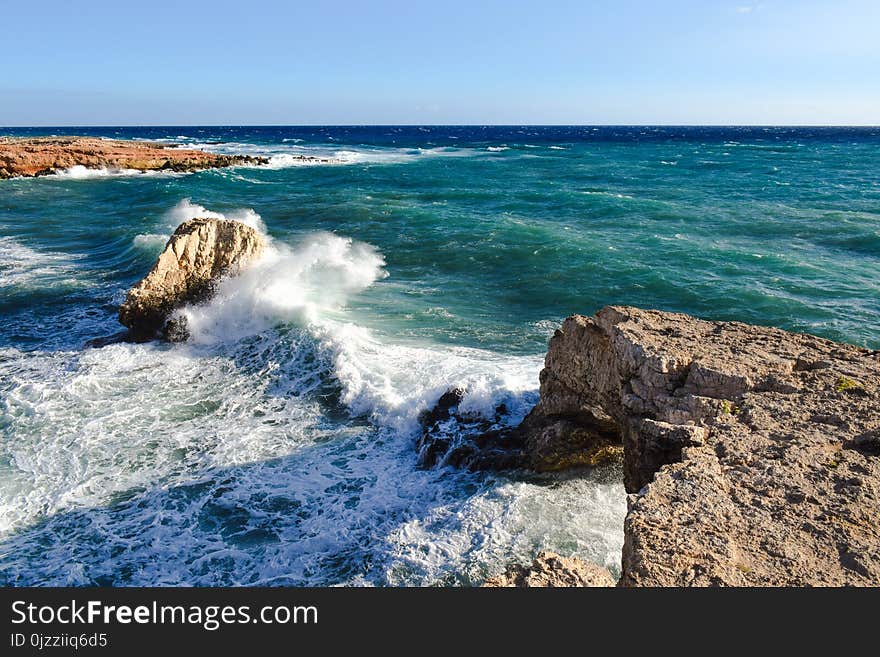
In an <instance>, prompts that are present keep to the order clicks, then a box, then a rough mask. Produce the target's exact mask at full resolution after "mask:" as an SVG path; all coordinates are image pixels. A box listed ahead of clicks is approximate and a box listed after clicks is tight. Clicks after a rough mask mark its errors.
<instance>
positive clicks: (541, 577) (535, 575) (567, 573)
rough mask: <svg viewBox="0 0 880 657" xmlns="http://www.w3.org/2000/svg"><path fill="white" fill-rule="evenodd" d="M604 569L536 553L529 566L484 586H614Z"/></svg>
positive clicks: (571, 558)
mask: <svg viewBox="0 0 880 657" xmlns="http://www.w3.org/2000/svg"><path fill="white" fill-rule="evenodd" d="M615 584H616V582H615V581H614V577H613V576H612V575H611V573H610V572H608V570H606V569H605V568H601V567H599V566H597V565H596V564H593V563H589V562H587V561H583V560H582V559H577V558H575V557H561V556H559V555H558V554H556V553H555V552H548V551H544V552H541V553H540V554H538V556H537V557H536V558H535V560H534V561H533V562H532V564H531V565H530V566H520V565H516V566H512V567H510V568H508V570H507V572H505V573H504V574H502V575H499V576H498V577H493V578H492V579H490V580H488V581H487V582H486V583H485V584H483V586H485V587H518V588H531V587H571V586H595V587H601V586H614V585H615Z"/></svg>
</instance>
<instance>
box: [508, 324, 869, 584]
mask: <svg viewBox="0 0 880 657" xmlns="http://www.w3.org/2000/svg"><path fill="white" fill-rule="evenodd" d="M878 402H880V357H878V353H877V352H869V351H866V350H864V349H860V348H858V347H853V346H849V345H842V344H837V343H834V342H831V341H829V340H824V339H822V338H818V337H814V336H810V335H799V334H793V333H788V332H785V331H781V330H779V329H774V328H764V327H757V326H750V325H746V324H741V323H738V322H708V321H703V320H699V319H695V318H693V317H689V316H687V315H681V314H676V313H664V312H658V311H649V310H640V309H637V308H628V307H607V308H604V309H603V310H601V311H600V312H599V313H597V314H596V316H595V317H594V318H587V317H583V316H578V315H575V316H573V317H570V318H568V319H567V320H566V321H565V323H564V324H563V326H562V328H561V329H560V330H559V331H557V333H556V335H555V336H554V337H553V338H552V339H551V341H550V348H549V351H548V353H547V358H546V361H545V368H544V370H543V372H542V373H541V400H540V402H539V404H538V405H537V406H536V408H535V409H534V411H533V412H532V414H531V415H530V416H529V418H527V420H526V423H524V424H531V425H533V426H541V425H542V423H545V424H546V423H550V422H559V421H560V420H567V421H569V422H571V423H572V425H574V426H583V427H605V428H606V429H607V427H609V426H613V427H616V431H617V432H618V433H619V434H620V435H621V436H622V439H623V446H624V483H625V485H626V489H627V491H629V492H630V493H632V495H630V500H629V513H628V515H627V518H626V522H625V545H624V551H623V563H622V567H623V576H622V579H621V583H622V584H623V585H628V586H636V585H642V586H690V585H749V586H751V585H877V584H880V456H878V452H880V449H878V446H880V441H878V439H877V436H878V435H880V433H878V432H880V403H878ZM559 440H560V441H561V445H562V448H563V449H567V448H568V447H567V445H566V439H565V437H564V432H563V435H562V436H561V438H560V439H559ZM551 442H552V441H551ZM549 448H550V447H548V449H549Z"/></svg>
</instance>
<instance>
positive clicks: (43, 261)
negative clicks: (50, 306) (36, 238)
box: [0, 237, 85, 289]
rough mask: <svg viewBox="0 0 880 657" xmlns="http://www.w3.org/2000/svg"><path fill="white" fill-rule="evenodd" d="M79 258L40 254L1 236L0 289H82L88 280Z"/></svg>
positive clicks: (48, 252) (59, 254)
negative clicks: (78, 268) (84, 276)
mask: <svg viewBox="0 0 880 657" xmlns="http://www.w3.org/2000/svg"><path fill="white" fill-rule="evenodd" d="M75 259H76V256H71V255H67V254H63V253H54V252H50V251H37V250H36V249H32V248H30V247H28V246H25V245H24V244H21V243H20V242H18V241H17V240H16V239H14V238H12V237H0V289H11V288H15V287H29V286H32V285H34V284H38V285H40V286H42V287H58V286H64V287H71V286H74V287H75V286H81V285H84V284H85V281H84V280H83V279H82V278H81V277H80V276H79V272H78V270H77V268H76V265H75V263H74V262H73V261H74V260H75Z"/></svg>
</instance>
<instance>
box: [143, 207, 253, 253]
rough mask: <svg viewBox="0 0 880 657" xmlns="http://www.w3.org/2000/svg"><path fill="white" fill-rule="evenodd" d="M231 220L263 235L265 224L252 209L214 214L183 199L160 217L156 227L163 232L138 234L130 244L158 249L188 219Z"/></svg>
mask: <svg viewBox="0 0 880 657" xmlns="http://www.w3.org/2000/svg"><path fill="white" fill-rule="evenodd" d="M200 218H201V219H231V220H233V221H240V222H241V223H243V224H246V225H248V226H250V227H251V228H253V229H255V230H257V231H259V232H261V233H263V234H265V233H266V224H265V223H264V222H263V219H262V218H261V217H260V215H259V214H257V213H256V212H255V211H254V210H253V209H252V208H239V209H237V210H232V211H230V212H226V213H223V212H215V211H213V210H209V209H208V208H206V207H205V206H203V205H199V204H198V203H193V202H192V199H189V198H185V199H182V200H181V201H179V202H178V203H177V204H175V205H174V207H172V208H171V209H170V210H168V212H166V213H165V215H164V216H163V217H162V219H161V221H160V223H159V225H158V226H157V227H156V228H157V229H158V230H162V231H163V232H161V233H159V232H151V233H139V234H137V235H135V236H134V238H133V239H132V243H133V244H134V245H135V246H136V247H139V248H145V249H149V250H155V249H158V247H160V246H162V245H164V244H165V242H167V241H168V238H169V237H170V236H171V234H172V233H173V232H174V230H175V229H176V228H177V227H178V226H179V225H180V224H182V223H183V222H184V221H189V220H190V219H200Z"/></svg>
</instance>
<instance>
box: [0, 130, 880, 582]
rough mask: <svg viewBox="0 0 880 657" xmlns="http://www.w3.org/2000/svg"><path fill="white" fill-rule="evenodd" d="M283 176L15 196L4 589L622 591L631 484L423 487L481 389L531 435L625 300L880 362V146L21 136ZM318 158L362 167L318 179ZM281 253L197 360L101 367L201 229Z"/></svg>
mask: <svg viewBox="0 0 880 657" xmlns="http://www.w3.org/2000/svg"><path fill="white" fill-rule="evenodd" d="M0 134H16V135H30V134H94V135H99V136H107V137H114V138H141V139H156V140H170V141H174V142H176V143H180V144H195V145H198V146H200V147H204V148H208V149H212V150H217V151H221V152H232V153H238V152H244V153H252V154H263V155H267V156H269V157H270V158H271V164H270V166H269V167H264V168H246V167H241V168H235V169H228V170H215V171H205V172H200V173H196V174H190V175H176V174H154V175H126V174H124V173H123V174H120V173H116V172H98V173H94V172H92V173H89V172H81V171H73V172H71V173H68V174H62V175H60V176H52V177H46V178H40V179H18V180H9V181H0V318H2V321H0V431H2V452H0V532H2V534H0V537H2V538H0V541H2V543H0V553H4V554H6V555H7V556H5V557H4V559H3V560H2V562H0V581H3V582H6V583H18V584H23V583H34V584H60V583H73V584H88V583H112V584H149V583H155V584H175V583H194V584H254V583H268V584H378V585H383V584H432V583H445V584H453V583H465V584H466V583H471V582H478V581H480V580H481V579H482V578H483V577H485V576H486V574H488V573H494V572H497V571H499V570H500V569H502V568H503V567H504V565H505V564H506V563H507V562H509V561H511V560H524V559H527V558H529V557H530V556H531V555H532V554H533V553H534V551H536V550H537V549H539V548H544V547H549V548H553V549H556V550H558V551H561V552H564V553H566V554H578V555H581V556H584V557H586V558H589V559H592V560H594V561H597V562H599V563H604V564H607V565H609V566H610V567H612V568H619V563H618V561H619V550H620V542H621V540H622V527H621V522H622V517H623V513H624V511H625V508H624V507H625V504H624V498H623V492H622V487H621V486H620V484H619V481H618V477H617V476H616V473H615V472H613V471H608V472H604V471H603V472H594V473H582V474H579V475H578V476H571V477H563V478H528V477H525V478H524V477H506V476H498V475H472V474H467V473H461V472H456V471H453V470H448V469H440V470H428V471H426V470H419V469H418V468H417V467H416V459H415V454H414V450H413V444H412V443H413V439H414V431H415V428H414V418H415V417H416V415H417V414H418V412H419V411H420V410H422V409H424V408H425V407H427V406H430V404H431V403H432V402H433V401H434V400H436V398H437V397H439V395H440V394H442V392H443V391H444V390H445V389H446V388H447V387H449V386H451V385H465V386H466V387H467V388H468V390H469V391H470V392H469V395H468V401H467V404H468V405H469V408H470V409H471V411H472V412H473V413H475V414H479V413H488V412H490V411H491V410H492V409H494V406H495V405H496V404H497V403H500V402H501V401H504V402H505V405H506V406H507V407H508V408H509V409H511V415H510V417H509V418H506V421H508V422H515V421H517V419H518V418H519V417H521V415H522V414H523V413H525V412H526V411H527V410H528V408H529V407H530V406H531V404H533V403H534V401H535V399H536V390H537V374H538V371H539V370H540V364H541V359H542V356H543V353H544V351H545V348H546V341H547V339H548V337H549V335H550V334H551V333H552V330H553V329H554V328H555V327H556V326H558V323H559V322H560V321H561V319H562V318H564V317H565V316H566V315H568V314H571V313H573V312H582V313H592V312H594V311H595V310H597V309H598V308H600V307H601V306H603V305H605V304H608V303H625V304H634V305H640V306H645V307H653V308H662V309H666V310H675V311H682V312H688V313H691V314H696V315H700V316H704V317H708V318H713V319H737V320H742V321H747V322H752V323H758V324H766V325H775V326H780V327H783V328H786V329H790V330H795V331H807V332H811V333H816V334H819V335H823V336H826V337H829V338H832V339H835V340H842V341H847V342H852V343H856V344H860V345H864V346H869V347H872V348H878V347H880V330H878V328H877V327H878V319H880V283H878V281H880V176H878V174H877V172H878V171H880V148H878V147H880V129H876V128H669V127H172V128H63V129H62V128H54V129H53V128H39V129H37V128H31V129H28V128H15V129H0ZM299 154H316V155H321V156H324V157H329V158H330V159H331V160H333V163H331V164H324V165H310V166H301V165H298V161H297V160H295V159H294V158H292V157H291V156H295V155H299ZM217 213H219V214H222V215H224V216H227V217H230V218H238V219H241V220H245V221H248V222H250V223H252V224H253V225H257V226H262V227H263V229H265V230H266V232H267V233H268V235H269V236H271V239H272V240H273V248H272V254H271V257H270V258H269V259H268V260H267V261H266V262H264V263H262V264H261V265H260V267H258V268H257V270H255V271H254V272H251V275H249V276H246V277H244V278H243V279H242V280H238V281H230V282H229V284H228V285H227V286H226V288H225V289H224V290H223V292H222V294H221V295H220V297H218V299H217V300H216V301H215V302H214V303H213V304H211V306H209V307H207V308H196V309H192V310H191V311H190V312H191V318H190V319H191V322H192V325H193V326H195V328H196V330H195V332H194V336H193V339H192V340H191V341H190V343H188V344H184V345H176V346H166V345H111V346H107V347H104V348H100V349H95V348H85V347H84V345H85V343H86V341H87V340H89V339H90V338H94V337H98V336H103V335H108V334H112V333H114V332H115V331H116V330H118V325H117V324H116V320H115V308H116V306H117V305H118V303H119V302H120V301H121V299H122V297H123V295H124V292H125V290H126V289H127V288H128V287H130V285H131V284H132V283H133V282H135V281H136V280H137V279H139V278H140V277H141V276H143V275H144V274H145V273H146V271H147V270H148V269H149V267H150V265H151V264H152V262H153V260H154V259H155V257H156V255H157V254H158V253H159V251H160V250H161V248H162V245H163V243H164V240H165V239H166V238H167V236H168V235H169V234H170V232H171V231H172V230H173V228H174V227H175V226H176V225H177V223H179V222H180V221H182V220H183V219H186V218H188V217H191V216H198V215H205V214H208V215H209V216H210V215H212V214H217Z"/></svg>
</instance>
